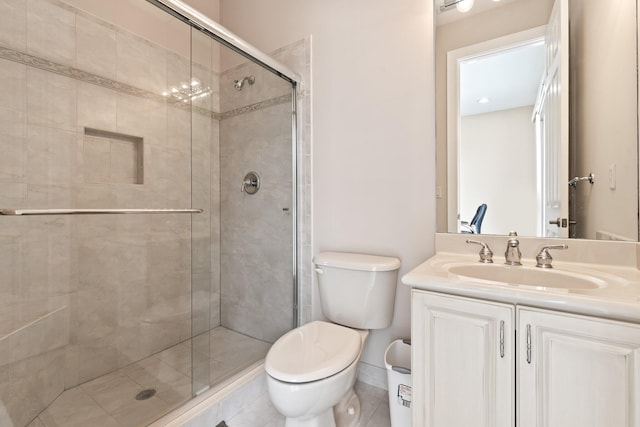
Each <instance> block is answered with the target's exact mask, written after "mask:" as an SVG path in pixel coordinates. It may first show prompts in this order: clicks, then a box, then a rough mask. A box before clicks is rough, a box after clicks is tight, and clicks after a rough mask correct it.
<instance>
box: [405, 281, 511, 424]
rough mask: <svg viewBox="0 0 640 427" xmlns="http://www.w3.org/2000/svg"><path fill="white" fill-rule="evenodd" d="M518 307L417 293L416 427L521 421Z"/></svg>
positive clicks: (414, 316) (414, 330) (414, 343)
mask: <svg viewBox="0 0 640 427" xmlns="http://www.w3.org/2000/svg"><path fill="white" fill-rule="evenodd" d="M514 329H515V328H514V307H513V306H512V305H508V304H499V303H490V302H484V301H483V302H481V301H477V300H473V299H468V298H461V297H450V296H444V295H440V294H436V293H431V292H425V291H418V290H413V291H412V325H411V331H412V332H411V340H412V345H411V348H412V358H413V361H414V362H413V363H412V377H413V378H412V381H413V393H412V394H413V402H414V404H413V413H412V415H413V425H414V426H420V427H453V426H474V427H507V426H513V425H514V420H515V400H514V398H513V396H514V394H515V379H514V373H515V370H514V358H513V354H514V353H515V348H514V336H513V331H514Z"/></svg>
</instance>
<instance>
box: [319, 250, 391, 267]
mask: <svg viewBox="0 0 640 427" xmlns="http://www.w3.org/2000/svg"><path fill="white" fill-rule="evenodd" d="M313 262H314V264H316V265H319V266H326V267H336V268H344V269H348V270H362V271H393V270H397V269H399V268H400V260H399V259H398V258H394V257H388V256H380V255H366V254H356V253H348V252H320V253H319V254H318V255H316V256H315V257H314V259H313Z"/></svg>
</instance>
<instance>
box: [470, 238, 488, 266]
mask: <svg viewBox="0 0 640 427" xmlns="http://www.w3.org/2000/svg"><path fill="white" fill-rule="evenodd" d="M467 243H474V244H476V245H481V246H482V249H480V252H479V253H478V255H480V260H479V261H478V262H482V263H484V264H491V263H492V262H493V252H491V248H489V245H487V244H486V243H485V242H481V241H479V240H471V239H467Z"/></svg>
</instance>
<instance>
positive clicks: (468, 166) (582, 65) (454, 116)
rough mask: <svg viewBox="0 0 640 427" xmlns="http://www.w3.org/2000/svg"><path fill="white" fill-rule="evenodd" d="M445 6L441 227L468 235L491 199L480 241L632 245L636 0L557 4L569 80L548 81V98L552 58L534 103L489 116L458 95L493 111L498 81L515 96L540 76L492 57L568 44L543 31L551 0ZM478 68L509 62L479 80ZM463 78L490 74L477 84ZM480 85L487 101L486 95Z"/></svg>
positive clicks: (441, 27)
mask: <svg viewBox="0 0 640 427" xmlns="http://www.w3.org/2000/svg"><path fill="white" fill-rule="evenodd" d="M445 1H446V3H447V4H448V3H450V2H451V1H450V0H434V2H435V3H434V7H435V9H436V14H435V15H436V26H435V28H436V30H435V32H436V34H435V40H436V115H437V116H436V122H437V159H436V162H437V179H436V180H437V183H436V185H437V189H436V195H437V200H436V206H437V221H438V231H439V232H469V231H471V229H472V228H471V226H470V223H471V222H472V218H473V217H474V214H475V213H476V210H477V209H478V207H479V206H481V205H482V204H486V205H487V209H486V212H485V214H484V221H483V223H482V233H483V234H507V233H508V232H509V231H510V230H516V231H518V232H519V234H520V235H529V236H531V235H535V236H545V237H551V236H559V237H572V238H586V239H605V240H633V241H637V240H638V184H639V180H638V76H637V63H638V46H637V33H638V32H637V20H638V12H637V4H636V1H629V0H609V1H606V2H603V1H601V0H557V1H558V2H559V3H562V2H563V1H564V3H566V4H565V9H566V10H565V12H566V16H567V19H568V22H569V24H570V25H568V26H567V35H568V42H567V43H568V45H567V46H568V48H567V47H565V49H560V50H563V51H564V53H565V54H567V53H568V55H565V61H566V62H565V64H566V67H565V69H566V71H565V72H564V73H565V74H564V77H565V78H566V79H567V80H565V81H564V83H563V84H560V80H558V82H557V83H555V84H551V83H550V84H548V85H546V87H547V89H548V91H547V92H544V93H546V94H547V95H543V96H541V95H540V93H541V88H543V87H545V81H551V80H550V79H549V76H550V75H551V72H550V71H549V67H548V66H549V63H554V61H543V62H546V63H545V64H544V65H543V71H542V73H541V75H540V76H539V77H537V78H534V80H537V81H538V83H537V85H536V86H537V87H536V88H535V90H534V95H533V96H531V95H530V94H529V100H528V101H526V102H522V101H518V102H520V103H518V102H516V103H512V104H505V105H506V106H502V107H497V106H494V107H493V108H494V110H491V111H488V110H484V111H483V110H478V109H475V108H468V107H464V105H465V102H466V101H464V99H463V98H465V97H470V98H471V99H473V100H474V102H476V103H477V101H479V100H481V99H482V98H488V99H489V102H488V103H487V104H494V102H493V101H494V99H495V100H497V99H498V97H499V96H498V95H497V94H496V92H495V91H496V88H495V87H494V86H495V84H493V83H491V82H492V80H493V81H498V82H502V83H508V84H509V85H510V86H509V89H507V92H513V93H516V92H517V91H516V90H515V89H513V87H514V86H513V85H514V84H516V83H517V84H520V81H521V80H523V79H524V77H525V75H527V74H531V73H530V71H531V70H533V69H537V68H536V67H537V66H531V65H527V66H525V67H524V68H521V69H518V68H507V65H504V62H501V61H502V59H500V58H498V55H497V53H501V54H508V55H506V56H509V55H510V56H512V57H516V58H519V59H516V61H515V62H516V64H518V63H520V64H522V63H524V60H523V59H522V58H523V57H522V56H518V55H521V53H518V50H517V49H516V48H518V47H530V48H531V47H535V46H540V43H539V42H540V40H547V42H546V43H543V44H544V45H545V46H546V47H543V50H544V53H543V54H542V55H543V56H544V57H549V55H550V54H549V49H548V48H547V47H548V46H556V45H559V46H561V42H560V41H557V42H556V41H553V42H551V43H549V42H548V41H549V40H555V39H553V32H552V31H551V38H550V34H549V33H550V29H551V28H555V26H554V25H551V26H549V25H547V24H548V23H549V20H550V19H551V15H552V11H553V10H554V4H555V1H554V0H502V1H499V2H496V1H492V0H475V2H474V3H475V4H474V5H473V7H472V9H471V10H470V11H469V12H466V13H460V12H458V11H457V10H456V7H455V6H453V7H449V8H447V9H452V10H447V11H444V12H440V9H441V6H442V5H443V3H444V2H445ZM558 9H559V10H560V9H561V8H560V6H558ZM560 32H561V31H560ZM557 40H560V39H559V38H558V39H557ZM534 50H535V49H534ZM536 55H538V57H539V56H540V54H539V53H537V54H536ZM503 56H504V55H503ZM558 61H560V60H558ZM483 62H487V63H491V62H494V63H501V64H502V65H500V66H498V68H494V70H493V71H491V72H489V73H488V74H483V72H481V71H480V68H479V67H480V65H481V64H482V63H483ZM505 70H507V71H506V74H505ZM527 70H528V71H529V73H527V72H525V71H527ZM545 70H546V71H545ZM538 72H539V71H538ZM557 73H558V75H561V74H562V73H561V72H560V71H558V72H557ZM468 75H471V76H485V77H482V78H479V79H480V85H478V84H477V82H476V83H474V84H473V85H471V84H470V83H468V82H467V81H468V79H467V78H466V77H465V76H468ZM487 76H493V79H491V78H489V77H487ZM544 76H546V78H547V80H545V78H544ZM529 78H530V76H529ZM478 87H479V88H480V89H487V93H491V94H492V95H490V96H489V95H487V96H484V95H481V93H482V90H480V91H478ZM565 88H568V90H565ZM474 91H475V92H474ZM529 92H530V90H529ZM465 94H470V95H469V96H467V95H465ZM555 96H557V97H558V99H560V98H562V99H564V101H557V105H558V107H557V108H552V107H551V106H552V105H554V104H553V103H551V102H550V101H549V100H551V99H554V97H555ZM541 99H542V100H543V102H540V100H541ZM545 104H546V105H547V106H546V107H544V105H545ZM494 105H495V104H494ZM561 111H564V113H565V118H562V117H561V116H562V115H561V114H560V112H561ZM513 117H517V118H518V119H517V121H513V120H512V118H513ZM556 134H557V135H559V136H558V139H559V140H561V139H562V138H564V139H565V140H566V147H565V148H564V150H565V151H566V154H563V155H560V154H561V153H563V152H562V151H561V150H560V149H558V150H560V151H558V153H560V154H557V155H556V154H554V151H553V150H551V149H549V148H548V147H547V145H545V144H546V143H545V142H544V141H548V140H554V138H555V137H553V138H552V137H550V136H549V135H552V136H553V135H556ZM456 150H457V151H456ZM575 178H578V179H577V180H576V179H575ZM572 181H573V182H572ZM465 182H466V183H468V184H465ZM469 183H470V184H469ZM570 183H572V185H570ZM554 185H555V186H554ZM556 193H560V194H556ZM562 194H564V197H565V198H566V199H565V200H564V202H562V203H561V200H562V198H561V195H562ZM561 205H562V206H561ZM550 222H551V223H554V224H549V223H550Z"/></svg>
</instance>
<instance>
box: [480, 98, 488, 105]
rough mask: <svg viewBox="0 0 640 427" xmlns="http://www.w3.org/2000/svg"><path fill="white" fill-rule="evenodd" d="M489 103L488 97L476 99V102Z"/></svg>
mask: <svg viewBox="0 0 640 427" xmlns="http://www.w3.org/2000/svg"><path fill="white" fill-rule="evenodd" d="M488 103H489V98H486V97H485V98H480V99H478V104H488Z"/></svg>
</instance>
